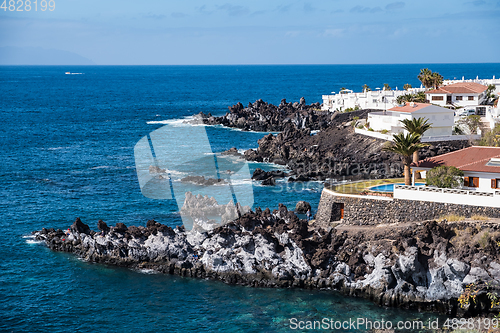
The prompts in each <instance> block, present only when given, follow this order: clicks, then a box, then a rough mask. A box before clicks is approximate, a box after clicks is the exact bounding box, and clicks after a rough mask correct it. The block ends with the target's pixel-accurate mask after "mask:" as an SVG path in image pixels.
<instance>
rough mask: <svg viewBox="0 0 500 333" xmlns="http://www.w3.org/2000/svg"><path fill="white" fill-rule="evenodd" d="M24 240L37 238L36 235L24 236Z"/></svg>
mask: <svg viewBox="0 0 500 333" xmlns="http://www.w3.org/2000/svg"><path fill="white" fill-rule="evenodd" d="M23 238H35V236H34V235H24V236H23Z"/></svg>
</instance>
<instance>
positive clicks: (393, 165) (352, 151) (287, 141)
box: [198, 99, 470, 185]
mask: <svg viewBox="0 0 500 333" xmlns="http://www.w3.org/2000/svg"><path fill="white" fill-rule="evenodd" d="M371 111H374V110H359V111H353V112H346V113H338V112H334V113H331V112H324V111H321V110H320V106H319V104H318V103H314V104H311V105H307V104H305V100H304V99H301V101H300V102H298V103H297V102H295V103H287V102H286V100H282V101H281V103H280V105H279V106H274V105H272V104H269V103H266V102H264V101H262V100H258V101H256V102H254V103H249V104H248V106H247V107H244V106H243V105H242V104H241V103H238V104H236V105H233V106H231V107H229V112H228V113H226V114H225V115H224V116H222V117H213V116H211V115H205V114H203V113H200V114H199V115H198V116H199V118H201V119H202V121H203V122H204V123H205V124H209V125H224V126H228V127H233V128H240V129H242V130H253V131H268V132H280V133H278V134H267V135H265V136H264V137H263V138H261V139H260V140H258V145H259V147H258V148H257V149H250V150H247V151H245V153H244V155H243V158H245V159H246V160H247V161H255V162H272V163H275V164H279V165H284V166H285V165H286V166H287V167H288V168H289V169H290V173H289V174H288V175H287V176H288V180H289V181H292V182H293V181H310V180H315V181H325V180H329V181H332V180H333V181H335V180H336V181H339V180H358V179H367V178H371V179H381V178H395V177H402V175H403V169H402V160H401V157H400V156H398V155H395V154H391V153H387V152H384V151H382V148H383V147H384V144H386V141H384V140H381V139H375V138H372V137H368V136H364V135H360V134H356V133H354V128H355V126H356V125H357V124H362V123H363V122H364V119H366V118H367V115H368V113H369V112H371ZM313 131H316V133H315V132H313ZM469 146H470V142H468V141H442V142H436V143H433V144H431V145H430V146H429V147H427V148H424V149H422V150H421V151H420V156H421V158H426V157H432V156H436V155H441V154H445V153H449V152H452V151H455V150H459V149H463V148H465V147H469ZM228 153H232V154H235V155H236V154H237V150H236V149H235V148H233V149H232V150H230V151H228ZM273 183H274V178H268V179H266V182H265V185H266V184H267V185H272V184H273Z"/></svg>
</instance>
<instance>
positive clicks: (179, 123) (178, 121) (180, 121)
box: [146, 116, 205, 127]
mask: <svg viewBox="0 0 500 333" xmlns="http://www.w3.org/2000/svg"><path fill="white" fill-rule="evenodd" d="M193 119H194V117H193V116H187V117H184V118H175V119H167V120H152V121H147V122H146V124H148V125H154V124H162V125H170V126H174V127H183V126H205V125H204V124H189V123H186V121H191V120H193Z"/></svg>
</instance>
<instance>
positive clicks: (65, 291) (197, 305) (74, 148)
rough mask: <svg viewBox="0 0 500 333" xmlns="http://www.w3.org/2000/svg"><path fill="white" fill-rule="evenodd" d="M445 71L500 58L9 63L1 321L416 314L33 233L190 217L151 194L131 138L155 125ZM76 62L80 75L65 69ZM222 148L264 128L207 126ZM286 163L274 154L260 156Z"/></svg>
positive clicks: (176, 327)
mask: <svg viewBox="0 0 500 333" xmlns="http://www.w3.org/2000/svg"><path fill="white" fill-rule="evenodd" d="M425 67H429V68H431V69H432V70H433V71H438V72H439V73H441V74H442V75H443V76H444V77H445V79H448V78H454V77H462V76H465V77H466V78H475V77H476V76H479V77H492V75H496V76H497V77H499V76H500V64H474V65H469V64H448V65H447V64H435V65H422V64H412V65H358V66H350V65H349V66H348V65H346V66H143V67H141V66H130V67H122V66H81V67H75V66H64V67H58V66H48V67H36V66H25V67H22V66H21V67H17V66H7V67H1V66H0V91H1V93H0V94H1V98H0V116H1V119H2V121H1V122H0V142H1V145H0V161H1V162H0V180H1V183H2V186H0V230H1V232H2V233H1V241H0V258H2V260H0V331H8V332H10V331H13V332H27V331H29V332H67V331H79V332H88V331H93V332H110V331H119V332H138V331H140V332H157V331H165V332H185V331H207V332H215V331H217V332H241V331H248V332H287V331H289V327H288V323H289V320H290V319H291V318H293V317H295V318H302V319H310V320H321V319H322V318H324V317H327V318H336V319H337V320H346V319H347V320H348V319H349V318H356V317H361V316H362V317H366V318H370V319H377V320H382V319H384V320H387V319H389V318H390V319H391V320H408V319H419V318H420V319H424V320H427V318H429V317H435V316H434V315H430V314H425V313H415V312H412V311H404V310H399V309H385V308H381V307H378V306H376V305H374V304H372V303H371V302H369V301H366V300H362V299H356V298H349V297H345V296H341V295H339V294H337V293H336V292H333V291H308V290H290V289H285V290H277V289H257V288H249V287H241V286H229V285H225V284H223V283H219V282H214V281H205V280H197V279H187V278H179V277H176V276H167V275H159V274H147V273H148V272H135V271H130V270H126V269H121V268H116V267H109V266H104V265H99V264H90V263H87V262H82V261H81V260H79V259H78V258H76V257H75V256H72V255H68V254H63V253H55V252H52V251H49V250H48V249H47V248H45V247H43V246H41V245H40V244H36V243H34V242H33V240H31V239H30V238H28V237H27V236H29V234H30V233H31V231H33V230H37V229H41V228H43V227H54V228H61V229H63V228H67V227H68V226H69V225H70V224H71V223H72V222H73V221H74V220H75V218H76V217H80V218H82V220H83V221H84V222H85V223H88V224H89V225H90V226H91V227H92V228H93V229H94V230H95V229H96V224H97V221H98V220H99V219H103V220H104V221H105V222H107V223H108V224H115V223H117V222H123V223H125V224H126V225H127V226H130V225H145V224H146V221H147V220H149V219H153V218H154V219H156V220H157V221H158V222H161V223H164V224H167V225H170V226H175V225H177V224H180V223H181V219H180V217H179V215H178V214H177V209H178V207H177V205H176V203H175V201H173V200H152V199H148V198H145V197H144V196H142V195H141V192H140V188H139V185H138V181H137V176H136V173H135V170H134V149H133V148H134V145H135V144H136V143H137V141H138V140H139V139H141V138H142V137H144V136H145V135H147V134H148V133H150V132H151V131H153V130H155V129H158V128H159V127H161V126H164V124H165V123H168V122H170V123H171V124H172V123H177V124H179V121H178V119H180V118H182V117H185V116H190V115H192V114H194V113H198V112H200V111H203V112H205V113H207V112H211V113H212V114H214V115H222V114H224V113H226V112H227V107H228V106H230V105H233V104H236V103H237V102H240V101H241V102H242V103H243V104H245V105H246V104H247V103H248V102H253V101H255V100H257V99H259V98H262V99H264V100H266V101H269V102H272V103H274V104H279V102H280V100H281V99H282V98H286V99H287V100H288V101H298V100H299V99H300V97H302V96H304V97H305V98H306V102H307V103H313V102H321V95H322V94H325V93H329V92H330V91H338V90H339V89H340V87H342V86H345V87H346V88H351V89H354V90H359V91H360V90H361V87H362V85H363V84H365V83H366V84H368V85H369V86H371V87H377V86H380V85H382V84H383V83H389V85H390V86H391V87H396V86H399V87H402V86H403V85H404V84H405V83H407V82H408V83H411V84H412V85H414V86H418V85H419V83H418V80H417V79H416V76H417V74H418V73H419V71H420V68H425ZM67 71H70V72H78V73H84V74H82V75H65V74H64V73H65V72H67ZM207 132H208V136H209V138H210V143H211V145H212V149H213V151H215V152H217V151H222V150H226V149H229V148H231V147H237V148H238V149H240V150H245V149H249V148H256V147H257V140H258V139H260V138H261V137H262V136H263V135H264V134H263V133H245V132H241V131H235V130H231V129H227V128H223V127H207ZM256 167H261V168H267V169H275V168H278V167H277V166H275V165H269V164H264V165H263V164H257V163H254V164H251V167H250V168H251V170H250V171H253V170H254V169H255V168H256ZM321 187H322V185H321V184H320V183H309V184H306V185H304V184H299V183H292V184H288V183H286V182H281V181H280V182H278V183H277V185H276V186H274V187H264V186H259V185H258V184H254V192H255V204H254V207H257V206H261V207H270V208H271V209H273V208H277V207H278V203H280V202H281V203H284V204H285V205H287V206H289V207H294V206H295V204H296V202H297V201H299V200H306V201H308V202H310V203H311V204H312V206H313V207H317V205H318V202H319V198H320V194H321Z"/></svg>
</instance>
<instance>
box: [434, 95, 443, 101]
mask: <svg viewBox="0 0 500 333" xmlns="http://www.w3.org/2000/svg"><path fill="white" fill-rule="evenodd" d="M432 100H433V101H444V97H443V96H432Z"/></svg>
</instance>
